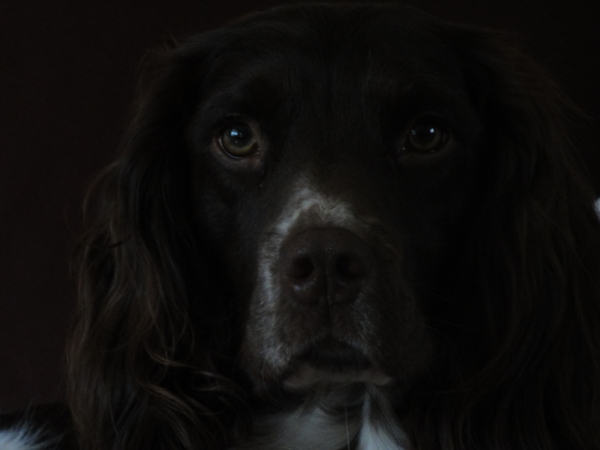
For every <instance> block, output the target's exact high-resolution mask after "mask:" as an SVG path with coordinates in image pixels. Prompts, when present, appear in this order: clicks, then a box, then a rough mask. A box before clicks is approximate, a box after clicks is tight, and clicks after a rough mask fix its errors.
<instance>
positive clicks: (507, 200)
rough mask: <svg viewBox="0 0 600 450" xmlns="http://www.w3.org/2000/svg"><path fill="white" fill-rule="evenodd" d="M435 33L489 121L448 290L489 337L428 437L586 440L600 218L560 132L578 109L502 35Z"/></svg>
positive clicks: (598, 313)
mask: <svg viewBox="0 0 600 450" xmlns="http://www.w3.org/2000/svg"><path fill="white" fill-rule="evenodd" d="M440 33H441V34H442V35H443V36H442V37H443V39H444V42H445V43H446V45H448V46H449V47H450V48H451V50H452V51H453V52H454V54H455V55H456V58H457V60H458V61H459V63H460V64H461V66H462V68H463V73H464V76H465V81H466V86H467V88H468V90H469V95H470V97H471V101H472V103H473V105H474V106H475V108H476V109H477V110H478V111H479V114H480V115H481V118H482V121H483V123H484V127H485V130H486V135H485V139H484V141H483V143H482V145H481V146H480V148H478V149H477V151H478V156H477V157H478V160H479V170H480V174H481V180H480V182H481V188H480V189H481V192H482V195H481V199H480V201H481V204H480V213H479V216H478V217H477V218H476V220H475V222H474V224H473V228H472V229H471V230H470V231H469V234H468V235H469V243H468V249H467V251H466V252H465V257H464V264H462V265H457V267H458V266H460V267H461V269H460V273H457V274H456V277H457V279H460V281H459V282H457V283H456V284H457V286H460V292H458V291H457V292H456V298H457V300H460V301H462V302H464V303H465V304H466V305H465V308H466V309H470V310H472V311H475V310H478V311H477V314H478V315H479V317H480V320H481V321H482V323H483V325H482V326H481V329H485V330H490V334H489V336H487V339H481V337H479V338H478V339H476V341H477V342H478V344H480V345H473V347H472V348H470V349H469V350H468V351H470V352H471V353H472V354H475V355H478V356H477V357H476V360H475V361H471V362H470V363H469V369H463V371H462V373H460V374H459V375H457V378H456V379H455V380H454V383H455V386H454V387H455V388H456V391H455V393H456V395H455V396H453V395H450V396H448V395H445V396H444V400H443V403H444V405H445V406H444V407H441V406H440V404H437V405H436V406H435V407H433V408H430V409H429V410H428V411H427V413H425V414H424V415H423V417H425V415H429V418H430V420H431V417H437V424H436V425H433V426H434V427H436V428H438V429H437V430H436V431H435V432H433V431H432V432H431V435H437V436H446V437H448V439H449V441H448V442H445V443H444V444H443V445H442V447H443V448H513V447H519V448H539V449H541V448H547V449H551V448H552V449H557V448H577V449H580V448H581V449H583V448H594V447H595V446H596V445H597V443H598V442H600V427H598V423H600V392H599V390H598V380H599V379H600V329H599V328H598V327H597V324H598V323H600V223H599V222H598V217H597V216H596V214H595V212H594V208H593V203H594V201H593V199H594V196H593V191H592V188H591V185H590V183H589V181H588V179H587V178H586V176H585V171H584V170H583V169H582V166H581V164H580V162H579V155H578V154H577V151H576V149H575V148H574V146H573V145H572V143H571V141H570V139H569V137H568V134H567V128H568V126H569V123H568V122H569V118H571V119H574V118H578V117H579V116H578V115H577V112H576V109H575V108H574V107H573V106H571V104H570V102H569V101H568V100H567V99H566V97H565V95H564V94H563V93H562V92H561V91H560V90H559V88H558V87H557V86H556V85H555V83H553V82H552V81H551V80H550V78H549V77H548V76H547V75H546V74H545V73H544V71H543V70H542V69H541V68H539V67H538V66H536V65H535V64H534V63H533V62H532V61H531V60H530V59H529V58H527V57H526V56H524V55H523V53H521V51H520V50H518V49H517V47H516V46H515V45H514V43H512V42H511V39H510V38H508V37H506V36H503V35H498V34H491V33H488V32H485V31H479V30H473V29H468V28H454V27H448V28H445V29H444V28H442V30H441V31H440ZM466 340H467V341H468V339H466ZM474 341H475V340H474ZM463 356H464V359H466V360H468V358H469V356H465V355H463ZM465 370H466V372H465ZM443 388H444V389H450V390H452V387H450V386H448V385H446V386H444V387H443ZM430 406H431V404H430ZM430 424H431V423H430ZM412 428H413V429H415V430H419V431H418V434H423V433H427V432H426V431H424V429H423V428H422V427H421V428H420V427H419V426H418V425H415V426H413V427H412ZM439 428H442V430H440V429H439ZM504 430H512V433H513V434H512V435H511V436H508V435H507V434H505V431H504ZM515 430H520V432H521V433H520V434H514V431H515ZM415 439H416V442H418V441H419V438H418V437H415ZM469 442H471V444H468V445H467V443H469ZM557 443H561V444H560V445H559V444H557ZM419 448H420V447H419ZM424 448H425V447H424ZM427 448H429V447H427Z"/></svg>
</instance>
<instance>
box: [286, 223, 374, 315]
mask: <svg viewBox="0 0 600 450" xmlns="http://www.w3.org/2000/svg"><path fill="white" fill-rule="evenodd" d="M280 261H281V275H282V276H281V282H282V288H283V291H284V292H285V293H286V294H287V296H289V297H291V298H292V299H293V300H295V301H297V302H302V303H306V304H317V303H322V302H328V303H329V304H330V305H332V304H336V303H349V302H352V301H353V300H354V299H355V298H356V297H357V295H358V294H359V293H360V291H361V289H362V288H363V287H364V284H365V281H366V280H367V279H368V278H369V275H370V273H371V265H372V256H371V251H370V249H369V247H368V246H367V244H366V243H365V242H364V241H363V240H362V239H360V238H359V237H358V236H357V235H355V234H354V233H352V232H350V231H348V230H343V229H337V228H332V229H312V230H307V231H303V232H301V233H298V234H296V235H295V236H293V237H292V238H291V239H289V240H288V241H287V242H285V244H284V245H283V247H282V249H281V260H280Z"/></svg>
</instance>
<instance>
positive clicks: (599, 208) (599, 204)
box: [595, 198, 600, 217]
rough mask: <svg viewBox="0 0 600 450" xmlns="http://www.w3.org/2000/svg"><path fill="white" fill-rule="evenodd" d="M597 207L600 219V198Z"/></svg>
mask: <svg viewBox="0 0 600 450" xmlns="http://www.w3.org/2000/svg"><path fill="white" fill-rule="evenodd" d="M595 206H596V213H598V217H600V198H599V199H598V200H596V203H595Z"/></svg>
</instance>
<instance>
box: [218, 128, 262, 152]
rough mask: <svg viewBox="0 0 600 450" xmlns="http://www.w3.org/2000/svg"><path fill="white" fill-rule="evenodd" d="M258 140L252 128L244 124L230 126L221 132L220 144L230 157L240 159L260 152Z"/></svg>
mask: <svg viewBox="0 0 600 450" xmlns="http://www.w3.org/2000/svg"><path fill="white" fill-rule="evenodd" d="M257 142H258V141H257V138H256V135H255V134H254V132H253V131H252V128H251V127H250V126H249V125H247V124H244V123H239V124H234V125H230V126H228V127H226V128H224V129H223V130H222V131H221V135H220V137H219V144H220V146H221V148H222V149H223V150H224V151H225V153H227V154H228V155H230V156H233V157H236V158H239V157H244V156H250V155H252V154H254V153H256V152H257V151H258V143H257Z"/></svg>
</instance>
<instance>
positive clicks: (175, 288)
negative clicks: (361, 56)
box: [69, 36, 241, 450]
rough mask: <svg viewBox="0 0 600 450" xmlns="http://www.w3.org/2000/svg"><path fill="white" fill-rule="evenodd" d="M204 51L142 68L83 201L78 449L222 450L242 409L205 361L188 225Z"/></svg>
mask: <svg viewBox="0 0 600 450" xmlns="http://www.w3.org/2000/svg"><path fill="white" fill-rule="evenodd" d="M210 42H212V41H211V39H209V38H208V37H207V36H205V37H204V38H202V39H198V40H197V41H196V42H195V43H192V44H191V45H188V46H186V47H184V48H183V49H180V50H173V51H169V52H166V53H165V54H164V55H162V56H160V61H159V62H158V63H154V64H153V65H152V66H149V68H148V69H147V70H146V75H145V77H144V79H143V80H142V89H141V91H142V92H141V95H140V100H139V101H138V104H137V109H136V113H135V117H134V118H133V121H132V125H131V129H130V131H129V134H128V136H127V138H126V140H125V143H124V152H123V155H122V156H121V158H120V159H119V160H118V161H117V162H116V163H114V164H113V165H111V166H110V167H109V168H108V169H107V170H106V171H105V172H104V173H103V174H101V176H100V178H99V179H98V181H97V183H96V184H95V187H94V189H93V191H92V193H91V200H89V204H88V207H87V209H88V214H90V213H91V218H88V221H89V223H90V225H89V226H88V232H87V235H86V236H85V239H84V242H83V244H82V245H81V248H80V252H79V253H80V254H79V260H78V271H79V274H78V275H79V311H78V318H77V324H76V328H75V330H74V334H73V338H72V342H71V347H70V352H69V367H70V379H71V386H70V393H69V398H70V406H71V408H72V412H73V416H74V418H75V421H76V425H77V428H78V432H79V437H80V439H81V442H82V446H83V448H85V449H88V450H90V449H108V448H111V449H127V450H131V449H138V448H139V449H141V448H144V449H154V448H156V449H165V448H186V449H192V448H193V449H198V448H203V449H209V448H221V447H222V445H224V442H225V439H226V436H227V431H226V428H227V427H228V426H229V424H230V422H231V420H232V419H233V417H234V411H236V409H238V408H239V405H240V404H241V403H240V398H239V397H238V394H239V392H238V391H237V390H236V387H235V385H234V383H233V382H231V381H230V380H229V379H228V378H226V377H223V376H221V375H219V370H218V369H217V368H216V367H215V361H214V359H213V358H212V356H211V354H210V352H211V349H213V348H214V347H217V346H218V344H219V342H218V340H215V341H211V343H210V345H209V344H208V339H209V337H211V336H213V332H215V328H216V325H215V323H217V322H218V320H217V319H216V318H217V317H219V316H218V315H219V314H225V313H223V311H220V310H218V311H217V308H218V307H219V305H222V304H223V303H224V302H223V301H220V300H222V299H219V298H217V296H218V290H217V289H213V288H211V286H214V285H215V284H216V282H215V280H218V278H219V274H218V272H217V271H216V269H214V268H213V267H212V265H211V264H208V263H207V257H206V255H205V252H206V251H207V250H206V249H205V248H203V244H202V239H201V237H200V236H198V227H196V226H195V218H194V212H193V211H194V206H193V203H192V198H191V192H192V187H191V176H192V174H191V169H190V166H191V164H190V161H189V158H190V155H189V153H190V152H189V149H188V144H187V142H186V131H187V128H188V125H189V121H190V118H191V117H192V115H193V113H194V110H195V108H196V107H197V103H198V101H199V99H200V96H201V94H202V92H201V86H202V74H203V70H204V68H203V64H204V61H205V59H206V57H207V55H206V54H207V53H208V50H206V49H204V48H203V47H208V46H209V44H208V43H210ZM154 59H157V58H154ZM217 283H218V281H217ZM220 325H221V326H222V324H220ZM222 342H223V341H222ZM218 351H219V348H217V350H216V351H215V352H218Z"/></svg>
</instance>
